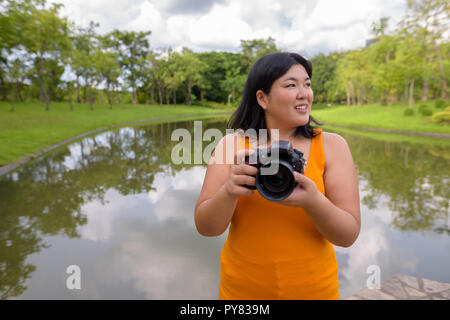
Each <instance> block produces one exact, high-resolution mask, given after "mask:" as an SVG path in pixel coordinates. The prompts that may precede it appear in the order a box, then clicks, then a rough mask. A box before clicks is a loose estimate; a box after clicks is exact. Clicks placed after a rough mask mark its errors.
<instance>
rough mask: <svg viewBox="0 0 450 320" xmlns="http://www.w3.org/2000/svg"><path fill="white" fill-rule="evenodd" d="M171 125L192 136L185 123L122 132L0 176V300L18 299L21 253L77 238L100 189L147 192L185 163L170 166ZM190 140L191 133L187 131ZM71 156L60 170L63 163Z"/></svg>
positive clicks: (24, 273) (23, 270)
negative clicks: (55, 238)
mask: <svg viewBox="0 0 450 320" xmlns="http://www.w3.org/2000/svg"><path fill="white" fill-rule="evenodd" d="M203 123H204V125H205V126H204V129H207V128H208V127H215V128H219V129H222V131H225V122H220V123H214V122H212V121H204V122H203ZM176 128H187V129H188V130H190V131H191V132H192V133H193V128H194V126H193V123H192V122H186V123H167V124H161V125H153V126H147V127H138V128H124V129H120V130H118V131H115V132H106V133H103V134H100V135H97V136H95V137H89V138H85V139H83V140H82V141H80V142H78V143H73V144H71V145H70V146H71V148H74V147H76V146H78V147H79V155H74V154H72V155H71V151H70V149H69V147H64V148H62V149H60V150H59V151H58V152H55V153H51V154H49V155H47V156H45V157H44V158H42V159H39V160H38V161H35V162H33V163H30V164H28V165H26V166H24V167H23V168H21V169H20V170H18V171H17V172H16V173H11V174H8V175H6V176H4V177H2V178H1V179H0V201H1V203H2V209H1V211H0V217H1V221H2V223H1V224H0V297H1V298H2V299H6V298H9V297H14V296H19V295H21V294H22V293H23V292H25V290H26V289H27V288H26V286H25V281H26V279H27V278H29V277H30V276H31V274H32V272H33V271H34V270H35V268H36V267H35V266H33V265H30V264H25V260H26V258H27V257H28V255H30V254H33V253H37V252H39V251H41V250H42V249H43V248H45V247H46V244H45V243H44V241H43V240H42V237H43V236H52V235H57V234H61V235H64V236H67V237H69V238H76V237H79V236H80V235H79V234H78V232H77V227H79V226H82V225H85V224H87V222H88V221H87V217H86V215H84V214H83V213H82V210H81V208H82V207H83V205H84V204H86V203H88V202H91V201H94V200H98V201H100V202H101V203H102V204H104V202H105V201H104V197H105V193H106V191H108V190H109V189H111V188H112V189H115V190H117V191H118V192H119V193H120V194H122V195H128V194H137V193H143V192H149V191H150V190H154V187H152V184H153V181H154V178H155V175H156V174H157V173H159V172H171V173H172V174H173V175H174V174H175V173H176V172H178V171H180V170H182V169H185V168H190V167H192V166H193V165H190V164H181V165H176V166H175V165H173V164H172V161H171V151H172V148H173V147H174V146H175V145H176V144H177V143H178V142H177V141H174V142H172V141H171V140H170V137H171V134H172V131H173V130H175V129H176ZM192 136H193V134H192ZM69 157H70V158H71V159H75V161H74V163H73V164H72V165H71V166H70V168H68V167H67V166H66V165H65V164H64V161H65V160H66V159H67V158H69Z"/></svg>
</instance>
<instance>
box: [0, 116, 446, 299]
mask: <svg viewBox="0 0 450 320" xmlns="http://www.w3.org/2000/svg"><path fill="white" fill-rule="evenodd" d="M176 128H186V129H187V130H189V132H191V133H193V132H194V123H193V122H178V123H168V124H161V125H150V126H140V127H126V128H121V129H118V130H115V131H108V132H104V133H101V134H98V135H95V136H91V137H87V138H84V139H82V140H80V141H78V142H75V143H72V144H69V145H66V146H64V147H61V148H59V149H58V150H56V151H55V152H52V153H50V154H46V155H45V156H43V157H41V158H38V159H36V160H34V161H33V162H30V163H28V164H27V165H25V166H23V167H21V168H19V169H17V170H15V171H14V172H10V173H9V174H7V175H4V176H3V177H0V203H1V205H0V219H1V220H0V221H1V224H0V229H1V232H0V296H1V298H3V299H217V296H218V286H219V272H220V259H219V257H220V250H221V249H222V246H223V243H224V241H225V238H226V235H227V232H225V233H224V234H223V235H221V236H219V237H213V238H207V237H203V236H201V235H199V234H198V233H197V231H196V229H195V225H194V220H193V215H194V205H195V202H196V200H197V197H198V195H199V193H200V190H201V186H202V182H203V177H204V174H205V170H206V165H205V164H197V165H196V164H191V165H188V164H179V165H175V164H174V163H173V162H172V161H171V152H172V149H173V148H174V146H175V145H176V144H178V141H171V139H170V137H171V133H172V132H173V130H175V129H176ZM208 128H218V129H219V130H221V131H222V132H225V128H226V121H225V120H207V121H203V130H206V129H208ZM326 131H333V130H331V129H326ZM338 133H339V134H341V135H342V136H343V137H344V138H345V139H346V140H347V142H348V144H349V146H350V148H351V151H352V154H353V158H354V161H355V164H356V167H357V171H358V176H359V188H360V197H361V217H362V227H361V233H360V236H359V238H358V240H357V241H356V242H355V243H354V244H353V246H351V247H350V248H340V247H335V251H336V256H337V260H338V264H339V281H340V295H341V298H345V297H347V296H350V295H352V294H354V293H356V292H357V291H359V290H361V289H364V288H366V282H367V279H368V277H369V276H370V274H369V273H368V271H369V270H371V269H370V266H374V265H375V266H378V267H379V270H380V272H381V280H382V281H383V280H386V279H388V278H390V277H391V276H393V275H395V274H408V275H412V276H415V277H421V278H428V279H432V280H436V281H441V282H450V272H449V270H450V254H449V253H450V237H449V235H450V228H449V225H450V223H449V219H450V218H449V210H450V209H449V202H450V190H449V178H450V171H449V168H450V153H449V149H450V148H449V143H448V141H445V140H437V139H429V140H427V141H425V140H424V141H425V142H423V143H422V142H420V139H416V141H402V140H401V139H400V141H394V140H395V139H389V138H386V136H383V138H381V139H380V138H379V136H377V135H376V134H364V133H358V132H338ZM417 140H419V142H417ZM209 143H210V142H204V144H205V146H206V145H207V144H209ZM73 265H75V266H78V267H79V271H80V273H79V274H80V282H79V284H80V289H73V290H71V289H69V287H68V280H69V278H70V277H72V273H71V272H72V271H70V270H68V268H69V266H73ZM69 269H70V268H69Z"/></svg>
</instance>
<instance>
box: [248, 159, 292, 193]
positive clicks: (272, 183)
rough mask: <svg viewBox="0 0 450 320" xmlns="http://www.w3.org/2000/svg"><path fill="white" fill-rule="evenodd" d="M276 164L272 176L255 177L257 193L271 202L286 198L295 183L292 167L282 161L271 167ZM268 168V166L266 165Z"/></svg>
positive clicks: (260, 175)
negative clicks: (276, 167) (276, 165)
mask: <svg viewBox="0 0 450 320" xmlns="http://www.w3.org/2000/svg"><path fill="white" fill-rule="evenodd" d="M273 164H278V171H276V172H275V173H274V174H269V175H262V174H260V173H258V175H257V176H256V187H257V189H258V191H259V193H260V194H261V195H262V196H263V197H265V198H267V199H268V200H272V201H279V200H283V199H285V198H287V197H288V196H289V195H290V194H291V193H292V190H294V188H295V186H296V182H295V179H294V174H293V168H292V166H291V165H290V164H289V163H288V162H286V161H283V160H280V161H279V162H277V163H274V162H272V163H271V165H273ZM267 166H269V165H267Z"/></svg>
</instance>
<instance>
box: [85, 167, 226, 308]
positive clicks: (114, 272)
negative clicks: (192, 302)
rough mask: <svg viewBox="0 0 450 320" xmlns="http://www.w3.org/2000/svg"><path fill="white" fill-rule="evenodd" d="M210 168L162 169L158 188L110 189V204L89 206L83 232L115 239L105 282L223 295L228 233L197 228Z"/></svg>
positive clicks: (172, 293)
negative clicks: (222, 253) (197, 206)
mask: <svg viewBox="0 0 450 320" xmlns="http://www.w3.org/2000/svg"><path fill="white" fill-rule="evenodd" d="M205 170H206V168H204V167H194V168H191V169H189V170H183V171H181V172H179V173H177V174H176V175H175V176H171V175H165V174H158V175H157V176H156V178H155V183H154V184H153V186H154V187H156V189H157V191H151V192H150V193H149V194H140V195H131V196H126V197H124V196H122V195H120V194H118V193H117V191H115V190H109V191H108V192H107V193H106V195H105V199H108V200H109V203H108V204H107V205H105V206H103V205H102V204H101V203H100V202H99V201H95V202H91V203H88V204H87V205H85V206H83V212H84V213H86V214H87V216H88V224H87V225H86V226H84V227H82V228H81V230H80V234H81V235H82V237H83V238H85V239H90V240H93V241H105V242H106V241H107V240H109V243H110V244H111V243H114V244H113V245H112V246H111V249H109V251H108V252H107V253H106V254H105V255H103V256H102V258H101V259H100V260H99V263H98V264H97V270H98V271H97V272H98V275H97V277H98V278H99V279H98V280H99V281H100V282H104V283H105V284H107V283H108V282H110V281H111V279H114V282H115V283H122V284H124V285H125V284H127V283H134V286H135V289H136V290H137V291H138V292H139V293H142V294H144V295H145V297H146V298H147V299H217V295H218V286H219V273H220V250H221V249H222V247H223V243H224V241H225V238H226V235H227V233H226V232H225V233H224V234H223V235H222V236H220V237H215V238H209V237H208V238H207V237H202V236H200V235H199V234H198V233H197V231H196V229H195V225H194V205H195V201H196V200H197V197H198V194H199V192H200V189H201V185H202V182H203V177H204V173H205ZM149 199H150V203H149ZM149 217H152V218H153V219H149ZM155 218H156V221H155V220H154V219H155Z"/></svg>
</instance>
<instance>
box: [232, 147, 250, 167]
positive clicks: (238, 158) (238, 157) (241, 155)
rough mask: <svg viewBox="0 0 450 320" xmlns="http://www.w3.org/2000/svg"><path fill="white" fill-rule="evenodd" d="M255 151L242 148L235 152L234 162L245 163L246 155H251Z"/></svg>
mask: <svg viewBox="0 0 450 320" xmlns="http://www.w3.org/2000/svg"><path fill="white" fill-rule="evenodd" d="M253 153H254V151H253V149H242V150H239V151H238V152H236V154H235V157H234V163H235V164H241V163H245V157H246V156H249V155H251V154H253Z"/></svg>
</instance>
